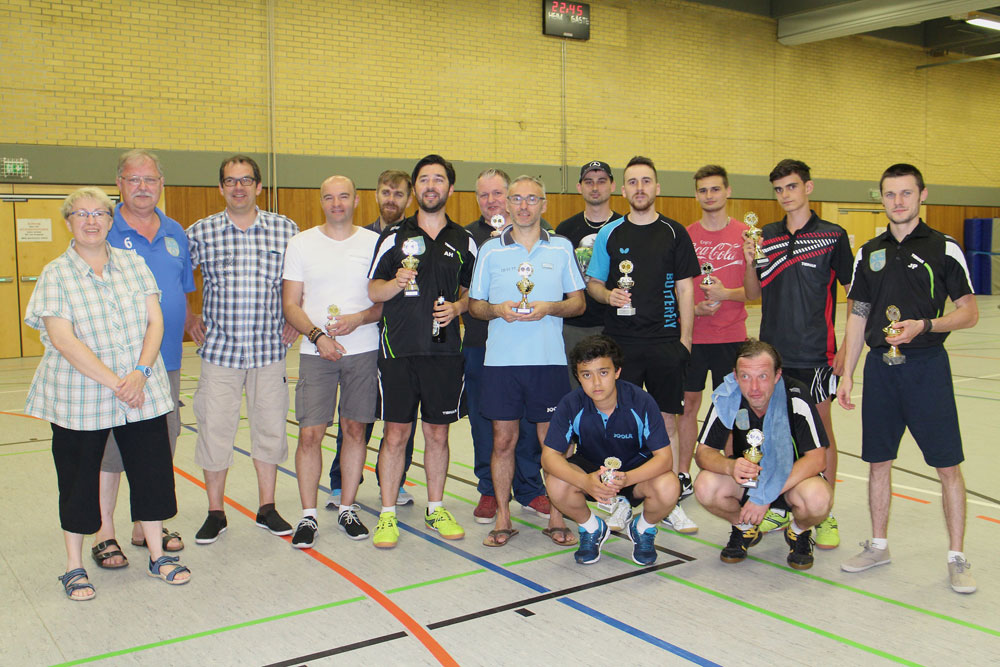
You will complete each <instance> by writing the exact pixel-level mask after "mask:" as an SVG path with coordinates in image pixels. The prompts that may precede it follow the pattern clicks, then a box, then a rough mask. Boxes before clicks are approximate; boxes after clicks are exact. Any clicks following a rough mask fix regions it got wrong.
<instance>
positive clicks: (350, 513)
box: [337, 505, 368, 540]
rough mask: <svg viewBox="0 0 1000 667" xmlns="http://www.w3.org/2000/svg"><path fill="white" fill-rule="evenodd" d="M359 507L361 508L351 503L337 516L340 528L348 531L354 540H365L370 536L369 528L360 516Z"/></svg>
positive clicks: (348, 534)
mask: <svg viewBox="0 0 1000 667" xmlns="http://www.w3.org/2000/svg"><path fill="white" fill-rule="evenodd" d="M359 509H361V508H360V507H358V506H357V505H351V506H350V507H348V508H347V509H346V510H344V511H343V512H341V513H340V516H338V517H337V523H338V524H339V525H340V529H341V530H342V531H344V532H345V533H347V536H348V537H349V538H351V539H352V540H363V539H366V538H367V537H368V529H367V528H365V524H363V523H361V519H359V518H358V510H359Z"/></svg>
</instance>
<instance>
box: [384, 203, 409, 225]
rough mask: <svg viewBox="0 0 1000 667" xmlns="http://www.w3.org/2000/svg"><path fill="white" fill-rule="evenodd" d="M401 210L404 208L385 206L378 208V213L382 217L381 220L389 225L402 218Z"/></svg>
mask: <svg viewBox="0 0 1000 667" xmlns="http://www.w3.org/2000/svg"><path fill="white" fill-rule="evenodd" d="M403 212H404V209H401V208H396V207H395V206H386V207H385V208H381V207H380V208H379V210H378V215H379V217H380V218H382V222H384V223H385V224H387V225H391V224H393V223H396V222H399V221H400V220H402V219H403Z"/></svg>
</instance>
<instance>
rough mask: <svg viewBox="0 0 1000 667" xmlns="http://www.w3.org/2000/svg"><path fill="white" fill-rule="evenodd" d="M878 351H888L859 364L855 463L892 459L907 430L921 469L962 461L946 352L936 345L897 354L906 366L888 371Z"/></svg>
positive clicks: (956, 411)
mask: <svg viewBox="0 0 1000 667" xmlns="http://www.w3.org/2000/svg"><path fill="white" fill-rule="evenodd" d="M883 352H888V348H885V349H882V348H876V349H873V350H871V351H869V353H868V358H867V359H866V360H865V373H864V383H865V384H864V388H863V393H862V397H861V458H862V459H863V460H864V461H867V462H869V463H880V462H883V461H892V460H894V459H895V458H896V453H897V452H898V451H899V440H900V438H902V437H903V430H904V429H906V428H909V429H910V435H912V436H913V439H914V440H916V441H917V446H918V447H920V451H921V452H923V455H924V461H926V462H927V465H929V466H931V467H932V468H948V467H951V466H955V465H958V464H959V463H961V462H962V461H964V460H965V456H964V455H963V453H962V434H961V432H960V431H959V428H958V410H957V408H956V407H955V390H954V389H953V387H952V384H951V365H950V364H949V363H948V353H947V352H945V351H944V348H943V347H940V346H936V347H930V348H923V349H916V350H913V349H910V350H903V353H904V354H905V355H906V362H905V363H903V364H899V365H898V366H889V365H888V364H886V363H885V362H883V361H882V353H883Z"/></svg>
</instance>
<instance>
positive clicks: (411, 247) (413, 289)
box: [402, 239, 420, 296]
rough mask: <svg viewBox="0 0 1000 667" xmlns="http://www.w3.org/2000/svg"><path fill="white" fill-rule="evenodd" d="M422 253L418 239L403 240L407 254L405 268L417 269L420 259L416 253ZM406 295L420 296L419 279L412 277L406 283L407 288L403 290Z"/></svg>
mask: <svg viewBox="0 0 1000 667" xmlns="http://www.w3.org/2000/svg"><path fill="white" fill-rule="evenodd" d="M419 253H420V245H419V244H418V243H417V240H416V239H406V240H405V241H403V254H404V255H406V257H405V258H403V261H402V265H403V268H404V269H408V270H410V271H416V270H417V265H418V264H420V260H419V259H417V258H416V257H415V256H414V255H417V254H419ZM403 295H404V296H420V288H419V287H417V281H416V280H414V279H411V280H410V281H409V282H408V283H406V289H405V290H403Z"/></svg>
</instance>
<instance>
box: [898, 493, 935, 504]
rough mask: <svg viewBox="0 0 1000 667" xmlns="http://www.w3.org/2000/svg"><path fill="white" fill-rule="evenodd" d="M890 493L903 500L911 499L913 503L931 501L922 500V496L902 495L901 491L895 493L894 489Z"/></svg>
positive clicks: (928, 502) (927, 501)
mask: <svg viewBox="0 0 1000 667" xmlns="http://www.w3.org/2000/svg"><path fill="white" fill-rule="evenodd" d="M892 495H894V496H895V497H897V498H902V499H903V500H912V501H913V502H915V503H921V504H923V505H930V504H931V501H929V500H924V499H923V498H914V497H913V496H907V495H903V494H902V493H896V492H895V491H893V492H892Z"/></svg>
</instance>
